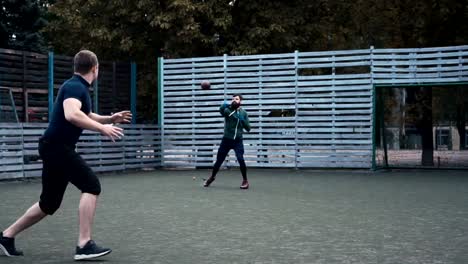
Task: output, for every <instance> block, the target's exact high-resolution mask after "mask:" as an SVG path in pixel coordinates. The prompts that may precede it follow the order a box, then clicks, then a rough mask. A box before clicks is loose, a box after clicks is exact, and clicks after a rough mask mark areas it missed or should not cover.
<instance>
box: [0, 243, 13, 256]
mask: <svg viewBox="0 0 468 264" xmlns="http://www.w3.org/2000/svg"><path fill="white" fill-rule="evenodd" d="M0 249H1V250H2V251H3V253H5V255H7V256H8V257H16V256H13V255H10V253H8V251H7V250H6V248H5V247H4V246H3V245H2V244H0Z"/></svg>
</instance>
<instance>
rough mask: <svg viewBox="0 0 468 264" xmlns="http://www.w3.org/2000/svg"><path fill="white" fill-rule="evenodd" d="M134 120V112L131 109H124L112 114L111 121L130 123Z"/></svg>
mask: <svg viewBox="0 0 468 264" xmlns="http://www.w3.org/2000/svg"><path fill="white" fill-rule="evenodd" d="M131 120H132V112H130V111H122V112H118V113H115V114H113V115H112V116H111V122H112V123H114V124H116V123H130V121H131Z"/></svg>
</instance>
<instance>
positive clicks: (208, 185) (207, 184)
mask: <svg viewBox="0 0 468 264" xmlns="http://www.w3.org/2000/svg"><path fill="white" fill-rule="evenodd" d="M214 180H215V177H213V176H211V177H209V178H208V179H207V180H205V183H203V187H210V184H211V183H212V182H214Z"/></svg>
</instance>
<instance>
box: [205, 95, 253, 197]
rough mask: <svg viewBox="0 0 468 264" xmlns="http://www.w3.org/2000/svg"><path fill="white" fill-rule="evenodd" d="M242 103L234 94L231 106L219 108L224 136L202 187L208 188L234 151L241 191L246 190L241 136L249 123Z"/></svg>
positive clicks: (245, 168) (247, 183)
mask: <svg viewBox="0 0 468 264" xmlns="http://www.w3.org/2000/svg"><path fill="white" fill-rule="evenodd" d="M241 102H242V95H240V94H235V95H233V96H232V101H231V104H230V105H229V104H226V103H224V104H223V105H221V107H220V108H219V111H220V112H221V115H222V116H223V117H224V136H223V139H222V140H221V145H220V146H219V149H218V154H217V156H216V163H215V164H214V166H213V172H212V174H211V177H209V178H208V179H207V180H206V181H205V183H204V185H203V186H205V187H208V186H210V184H211V183H212V182H213V181H214V180H215V178H216V174H217V173H218V171H219V168H220V167H221V164H223V162H224V160H225V159H226V156H227V154H228V152H229V150H231V149H234V152H235V153H236V157H237V161H238V162H239V165H240V170H241V173H242V184H241V186H240V188H241V189H248V188H249V182H248V180H247V167H246V165H245V161H244V143H243V140H242V134H243V132H244V130H246V131H247V132H249V131H250V123H249V117H248V115H247V112H246V111H245V110H244V109H243V108H242V107H240V106H241Z"/></svg>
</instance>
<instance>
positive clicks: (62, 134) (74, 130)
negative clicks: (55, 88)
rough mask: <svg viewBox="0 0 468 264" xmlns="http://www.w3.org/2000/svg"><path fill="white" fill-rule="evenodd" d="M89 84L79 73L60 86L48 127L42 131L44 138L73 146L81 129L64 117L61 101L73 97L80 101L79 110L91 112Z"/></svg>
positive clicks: (86, 112)
mask: <svg viewBox="0 0 468 264" xmlns="http://www.w3.org/2000/svg"><path fill="white" fill-rule="evenodd" d="M89 87H90V84H89V83H88V82H87V81H86V80H85V79H83V77H81V76H80V75H77V74H75V75H73V77H72V78H70V79H69V80H67V81H65V82H64V83H63V85H62V86H61V87H60V89H59V92H58V95H57V98H56V100H55V103H54V108H53V111H52V117H51V118H50V119H49V120H50V122H49V127H48V128H47V129H46V131H45V132H44V138H45V139H47V140H49V141H51V142H56V143H63V144H66V145H70V146H75V145H76V142H78V139H79V138H80V136H81V133H82V132H83V129H81V128H80V127H77V126H75V125H73V124H72V123H70V122H68V121H67V120H66V119H65V112H64V110H63V101H65V100H66V99H68V98H75V99H78V100H80V101H81V111H82V112H83V113H85V114H86V115H88V114H89V113H90V112H91V97H90V96H89Z"/></svg>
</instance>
